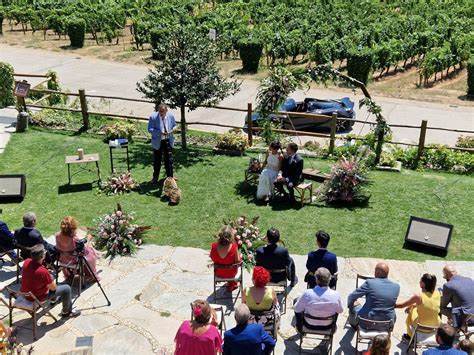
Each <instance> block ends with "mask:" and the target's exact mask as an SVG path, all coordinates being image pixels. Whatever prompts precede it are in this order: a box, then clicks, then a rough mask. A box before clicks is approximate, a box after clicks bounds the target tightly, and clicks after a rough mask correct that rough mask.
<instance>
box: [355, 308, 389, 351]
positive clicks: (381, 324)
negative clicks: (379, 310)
mask: <svg viewBox="0 0 474 355" xmlns="http://www.w3.org/2000/svg"><path fill="white" fill-rule="evenodd" d="M393 326H394V322H393V320H392V319H390V320H386V321H376V320H370V319H366V318H362V317H357V324H356V334H357V335H356V353H357V352H358V351H359V344H367V345H368V344H370V342H371V341H372V339H374V338H375V337H376V336H377V335H382V334H383V335H387V336H388V337H389V338H390V337H391V336H392V331H393Z"/></svg>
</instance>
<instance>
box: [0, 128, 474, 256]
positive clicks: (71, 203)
mask: <svg viewBox="0 0 474 355" xmlns="http://www.w3.org/2000/svg"><path fill="white" fill-rule="evenodd" d="M77 148H84V150H85V152H86V153H92V152H99V153H100V156H101V159H102V160H101V164H100V165H101V169H102V175H103V176H107V175H108V174H109V173H110V163H109V160H108V147H107V145H106V144H104V143H103V142H102V141H101V140H100V139H98V138H95V137H92V136H75V135H73V134H70V133H58V132H48V131H39V130H30V132H28V133H25V134H15V135H13V137H12V140H11V141H10V143H9V145H8V147H7V149H6V151H5V152H4V153H3V154H2V155H0V172H1V173H2V174H12V173H24V174H26V175H27V184H28V188H27V195H26V198H25V200H24V201H23V203H21V204H4V205H1V206H0V208H2V209H3V214H2V215H1V216H0V218H1V219H3V220H5V221H6V222H7V223H8V224H9V226H10V227H11V228H17V227H18V226H20V225H21V216H22V215H23V213H24V212H26V211H29V210H32V211H35V212H36V213H37V215H38V220H39V226H38V227H39V229H40V230H41V231H42V232H43V234H45V235H49V234H52V233H54V232H55V231H56V230H57V229H58V226H59V221H60V219H61V218H62V217H63V216H64V215H74V216H76V217H77V218H78V219H79V221H80V222H81V223H82V224H84V225H86V226H91V225H92V224H93V220H94V218H96V217H97V216H99V215H101V214H103V213H106V212H109V211H111V210H113V209H114V207H115V206H116V203H117V202H120V203H121V204H122V206H123V207H124V208H125V209H126V210H127V211H133V212H135V216H136V221H137V223H139V224H149V225H152V226H153V229H152V231H151V232H150V233H149V234H148V238H147V242H148V243H157V244H163V245H175V246H178V245H179V246H193V247H201V248H205V249H207V248H208V247H209V245H210V243H211V241H212V240H213V236H214V235H215V233H216V231H217V230H218V229H219V227H220V225H221V223H222V220H223V219H227V218H233V217H238V216H239V215H241V214H246V215H248V216H249V217H253V216H256V215H258V216H260V222H259V223H260V227H261V229H262V230H265V229H266V228H268V227H271V226H274V227H277V228H279V229H280V231H281V233H282V236H283V239H284V241H285V243H286V245H287V246H288V247H289V248H290V251H291V252H292V253H297V254H305V253H307V252H308V251H309V250H311V249H313V248H314V233H315V231H316V230H318V229H325V230H327V231H328V232H329V233H330V234H331V236H332V238H333V239H332V241H331V249H333V250H334V251H335V252H336V253H338V255H341V256H346V257H347V256H363V257H376V258H390V259H409V260H424V259H428V258H429V259H432V258H434V256H431V255H426V254H421V253H417V252H414V251H410V250H405V249H403V248H402V245H403V239H404V237H405V231H406V226H407V223H408V219H409V216H410V215H415V216H419V217H424V218H429V219H434V220H439V221H443V222H447V223H451V224H454V233H453V237H452V241H451V246H450V251H449V254H448V256H447V258H448V259H465V260H474V243H473V235H474V232H473V228H472V221H473V218H472V216H473V215H474V203H473V202H474V178H473V177H469V176H462V175H454V174H447V173H445V174H444V173H433V172H415V171H408V170H404V171H403V172H402V173H401V174H397V173H388V172H372V173H371V177H372V178H373V181H374V184H373V185H372V186H371V187H370V191H371V193H372V197H371V199H370V203H369V206H368V207H365V208H356V209H345V208H331V207H326V206H324V205H314V204H313V205H310V206H305V207H304V208H302V209H288V208H286V207H285V206H284V205H275V206H274V207H272V206H259V205H256V204H255V202H254V200H253V195H254V193H255V188H254V187H247V186H245V185H243V184H242V180H243V170H244V168H245V167H246V166H247V163H248V159H249V158H248V157H242V158H241V157H224V156H214V155H213V154H212V150H211V149H210V148H208V147H198V146H191V147H190V149H189V150H188V151H186V152H183V151H181V150H180V149H179V148H178V149H176V151H175V153H176V154H175V160H176V162H175V167H176V175H177V176H178V177H179V186H180V188H181V189H182V191H183V199H182V202H181V204H179V205H178V206H168V204H167V203H166V202H164V201H163V200H161V191H160V190H159V189H153V188H152V187H151V186H149V185H147V184H146V183H144V184H143V185H142V187H141V190H140V191H139V192H133V193H131V194H128V195H125V196H113V197H109V196H105V195H102V194H98V189H97V187H96V185H94V186H92V187H91V186H88V185H87V183H88V182H90V181H91V180H93V179H94V178H95V175H94V174H93V173H90V172H82V173H81V174H79V175H77V176H75V177H74V178H73V182H74V183H75V184H79V188H75V189H71V188H69V187H68V186H67V169H66V166H65V165H64V156H65V155H72V154H75V152H76V150H77ZM130 149H131V162H132V173H133V175H134V176H135V177H136V178H137V179H138V181H139V182H146V181H148V180H149V179H150V178H151V174H152V168H151V151H150V146H149V143H146V142H144V141H138V142H135V143H133V144H132V145H131V147H130ZM250 154H251V153H249V155H250ZM305 164H306V167H309V166H312V167H316V168H319V169H321V170H323V171H328V170H329V162H327V161H324V160H310V159H306V160H305Z"/></svg>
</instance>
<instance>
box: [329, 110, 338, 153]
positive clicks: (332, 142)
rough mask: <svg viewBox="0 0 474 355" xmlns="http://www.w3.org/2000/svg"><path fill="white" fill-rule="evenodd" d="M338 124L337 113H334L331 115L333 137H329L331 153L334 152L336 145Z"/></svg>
mask: <svg viewBox="0 0 474 355" xmlns="http://www.w3.org/2000/svg"><path fill="white" fill-rule="evenodd" d="M336 126H337V113H335V112H334V113H333V114H332V117H331V137H330V138H329V154H332V153H334V145H335V143H336Z"/></svg>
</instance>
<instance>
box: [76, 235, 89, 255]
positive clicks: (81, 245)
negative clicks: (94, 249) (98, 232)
mask: <svg viewBox="0 0 474 355" xmlns="http://www.w3.org/2000/svg"><path fill="white" fill-rule="evenodd" d="M86 243H87V238H82V239H79V240H77V241H76V248H75V249H74V251H75V252H76V253H78V254H83V253H84V250H85V247H86Z"/></svg>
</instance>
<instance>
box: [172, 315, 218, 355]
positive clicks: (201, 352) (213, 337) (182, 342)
mask: <svg viewBox="0 0 474 355" xmlns="http://www.w3.org/2000/svg"><path fill="white" fill-rule="evenodd" d="M174 341H175V342H176V351H175V355H215V354H216V352H222V338H221V335H220V334H219V331H218V330H217V328H216V327H215V326H213V325H210V326H209V329H208V330H207V331H206V332H205V333H203V334H201V335H194V334H193V330H192V328H191V324H190V323H189V321H188V320H185V321H184V322H183V323H182V324H181V326H180V327H179V329H178V332H177V333H176V336H175V338H174Z"/></svg>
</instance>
